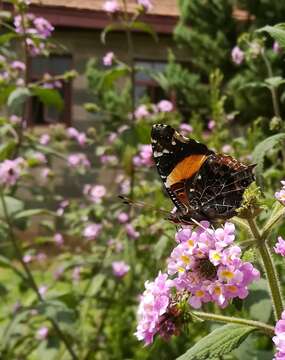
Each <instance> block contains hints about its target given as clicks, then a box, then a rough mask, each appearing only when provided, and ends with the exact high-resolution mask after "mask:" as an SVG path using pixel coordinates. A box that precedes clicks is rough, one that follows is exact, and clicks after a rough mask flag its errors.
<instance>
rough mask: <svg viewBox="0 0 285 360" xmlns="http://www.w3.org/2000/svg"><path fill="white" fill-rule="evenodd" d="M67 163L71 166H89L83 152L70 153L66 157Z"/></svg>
mask: <svg viewBox="0 0 285 360" xmlns="http://www.w3.org/2000/svg"><path fill="white" fill-rule="evenodd" d="M67 162H68V165H69V166H70V167H73V168H77V167H82V168H87V167H90V161H89V160H88V159H87V157H86V155H85V154H83V153H77V154H71V155H69V156H68V158H67Z"/></svg>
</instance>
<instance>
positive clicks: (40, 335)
mask: <svg viewBox="0 0 285 360" xmlns="http://www.w3.org/2000/svg"><path fill="white" fill-rule="evenodd" d="M48 333H49V329H48V327H46V326H43V327H41V328H40V329H39V330H38V331H37V335H36V338H37V339H38V340H45V339H46V338H47V337H48Z"/></svg>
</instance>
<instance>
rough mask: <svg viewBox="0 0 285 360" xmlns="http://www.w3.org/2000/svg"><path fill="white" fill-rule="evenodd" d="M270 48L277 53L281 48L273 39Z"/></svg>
mask: <svg viewBox="0 0 285 360" xmlns="http://www.w3.org/2000/svg"><path fill="white" fill-rule="evenodd" d="M272 50H273V51H274V52H275V53H276V54H279V53H280V52H281V50H282V48H281V47H280V45H279V43H278V42H277V41H274V43H273V46H272Z"/></svg>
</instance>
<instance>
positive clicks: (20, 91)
mask: <svg viewBox="0 0 285 360" xmlns="http://www.w3.org/2000/svg"><path fill="white" fill-rule="evenodd" d="M29 96H31V92H30V90H29V89H28V88H26V87H22V88H17V89H15V90H14V91H12V92H11V94H10V95H9V97H8V101H7V105H8V107H9V109H10V110H11V112H12V113H15V114H16V113H19V111H20V110H21V107H22V105H23V104H24V102H25V101H26V100H27V99H28V97H29Z"/></svg>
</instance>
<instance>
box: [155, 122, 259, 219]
mask: <svg viewBox="0 0 285 360" xmlns="http://www.w3.org/2000/svg"><path fill="white" fill-rule="evenodd" d="M151 144H152V151H153V158H154V161H155V164H156V167H157V170H158V173H159V175H160V177H161V180H162V182H163V184H164V187H165V189H166V191H167V193H168V195H169V197H170V198H171V200H172V201H173V203H174V205H175V207H176V211H175V212H174V213H170V214H169V216H168V219H169V220H170V221H172V222H174V223H177V224H193V222H199V221H202V220H208V221H209V222H211V223H213V222H216V221H219V220H226V219H229V218H231V217H233V216H234V215H236V210H237V209H238V208H239V207H240V206H241V203H242V199H243V193H244V191H245V189H246V188H247V187H248V186H249V185H250V184H251V183H252V182H253V181H254V174H253V169H254V167H255V165H245V164H243V163H241V162H239V161H238V160H236V159H234V158H232V157H231V156H229V155H224V154H216V153H215V152H214V151H212V150H209V149H208V147H207V146H206V145H204V144H201V143H199V142H197V141H195V140H193V139H188V138H186V137H184V136H182V135H181V134H179V133H178V132H177V131H176V130H175V129H174V128H172V127H171V126H169V125H164V124H156V125H153V127H152V131H151Z"/></svg>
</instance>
